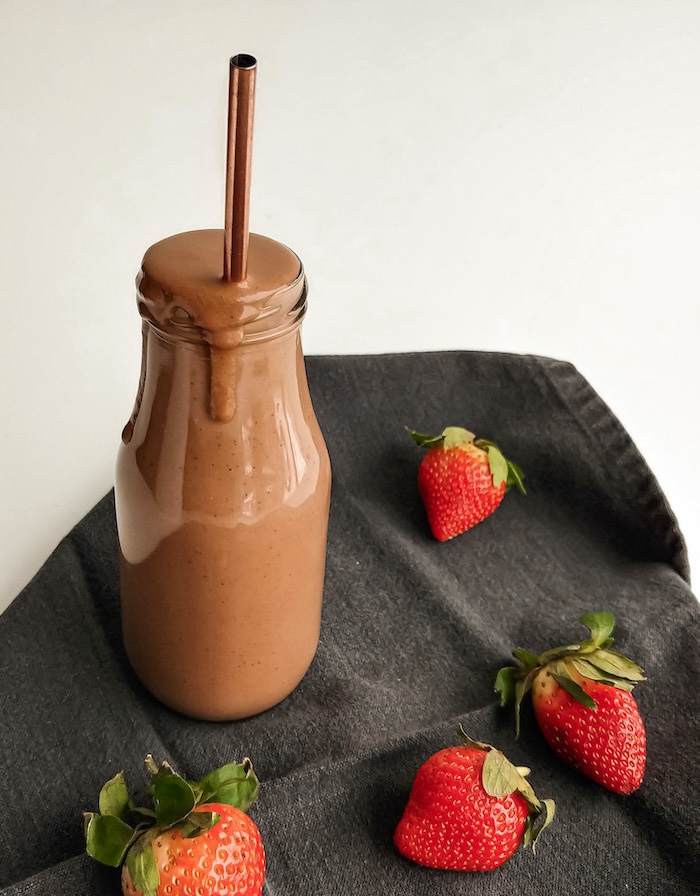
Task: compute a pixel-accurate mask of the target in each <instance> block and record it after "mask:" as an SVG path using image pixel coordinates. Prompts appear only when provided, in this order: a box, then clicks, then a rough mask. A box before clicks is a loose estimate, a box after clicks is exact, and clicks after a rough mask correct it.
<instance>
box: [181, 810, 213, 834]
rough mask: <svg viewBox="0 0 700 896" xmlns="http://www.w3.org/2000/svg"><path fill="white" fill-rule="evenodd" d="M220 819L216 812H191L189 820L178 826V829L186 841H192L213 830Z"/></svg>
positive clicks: (186, 819) (184, 820)
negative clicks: (193, 838)
mask: <svg viewBox="0 0 700 896" xmlns="http://www.w3.org/2000/svg"><path fill="white" fill-rule="evenodd" d="M220 818H221V816H220V815H219V814H218V813H216V812H196V811H195V812H190V814H189V815H188V816H187V818H185V819H183V820H182V821H181V822H179V823H178V824H177V829H178V831H180V833H181V834H182V836H183V837H184V838H185V839H186V840H190V839H192V837H199V835H200V834H203V833H205V831H208V830H210V829H211V828H213V827H214V825H215V824H218V822H219V819H220Z"/></svg>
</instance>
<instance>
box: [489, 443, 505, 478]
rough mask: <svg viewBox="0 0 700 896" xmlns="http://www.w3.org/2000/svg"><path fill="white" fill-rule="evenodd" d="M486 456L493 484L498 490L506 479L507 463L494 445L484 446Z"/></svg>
mask: <svg viewBox="0 0 700 896" xmlns="http://www.w3.org/2000/svg"><path fill="white" fill-rule="evenodd" d="M486 456H487V457H488V460H489V469H490V470H491V478H492V479H493V484H494V485H495V486H496V488H498V486H499V485H501V483H502V482H505V481H506V479H507V478H508V463H507V461H506V459H505V457H503V455H502V454H501V452H500V450H499V449H498V448H496V446H495V445H491V444H489V445H487V446H486Z"/></svg>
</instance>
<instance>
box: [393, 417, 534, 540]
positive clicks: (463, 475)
mask: <svg viewBox="0 0 700 896" xmlns="http://www.w3.org/2000/svg"><path fill="white" fill-rule="evenodd" d="M408 432H409V434H410V435H411V437H412V438H413V439H414V441H415V442H416V443H417V444H418V445H420V446H421V447H423V448H427V449H428V451H427V453H426V454H425V456H424V457H423V460H422V461H421V463H420V466H419V468H418V491H419V493H420V496H421V498H422V500H423V504H424V505H425V509H426V512H427V514H428V522H429V524H430V528H431V531H432V533H433V535H434V536H435V538H437V540H438V541H447V540H448V539H449V538H454V537H455V535H459V534H460V533H462V532H465V531H466V530H467V529H471V528H472V526H476V524H477V523H480V522H481V521H482V520H483V519H485V518H486V517H487V516H489V515H490V514H492V513H493V512H494V510H495V509H496V508H497V507H498V505H499V504H500V503H501V501H502V500H503V496H504V495H505V493H506V490H507V489H509V488H510V487H511V485H515V486H516V487H517V488H518V489H519V490H520V491H521V492H523V494H524V493H525V489H524V487H523V473H522V470H521V469H520V468H519V467H518V466H516V464H514V463H511V462H510V461H508V460H506V459H505V457H504V456H503V454H502V453H501V451H500V450H499V449H498V448H497V447H496V445H494V444H493V442H489V441H487V440H486V439H477V438H476V437H475V436H474V433H471V432H469V430H467V429H462V428H461V427H459V426H448V427H447V428H446V429H444V430H443V431H442V432H441V433H440V435H438V436H430V435H424V434H422V433H418V432H415V431H414V430H412V429H409V430H408Z"/></svg>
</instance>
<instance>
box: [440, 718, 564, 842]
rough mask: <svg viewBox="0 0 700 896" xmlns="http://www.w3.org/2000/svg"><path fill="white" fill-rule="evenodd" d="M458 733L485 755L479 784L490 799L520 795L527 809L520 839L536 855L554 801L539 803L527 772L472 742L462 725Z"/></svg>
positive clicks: (489, 746)
mask: <svg viewBox="0 0 700 896" xmlns="http://www.w3.org/2000/svg"><path fill="white" fill-rule="evenodd" d="M457 733H458V734H459V736H460V737H461V738H462V740H463V741H464V742H465V744H467V746H469V747H473V748H474V749H477V750H485V751H486V759H485V760H484V765H483V767H482V770H481V784H482V786H483V788H484V790H485V791H486V793H487V794H488V795H489V796H492V797H494V798H495V799H499V800H501V799H504V798H505V797H507V796H510V795H511V794H512V793H516V792H517V793H519V794H520V795H521V796H522V797H523V798H524V800H525V802H526V803H527V806H528V816H527V821H526V823H525V833H524V835H523V847H525V848H527V847H528V846H529V847H530V848H531V849H532V851H533V852H535V844H536V842H537V840H538V838H539V836H540V834H541V833H542V831H543V830H544V829H545V828H546V827H547V826H548V825H550V824H551V823H552V820H553V819H554V800H549V799H547V800H539V799H538V797H537V796H536V794H535V791H534V790H533V788H532V785H531V784H530V782H529V781H528V780H527V775H528V774H529V773H530V769H529V768H524V767H522V766H515V765H513V763H512V762H511V761H510V760H509V759H507V758H506V757H505V755H504V754H503V753H501V751H500V750H497V749H496V748H495V747H492V746H491V744H485V743H481V742H480V741H477V740H472V739H471V737H469V735H468V734H467V733H466V731H465V730H464V728H463V727H462V725H458V726H457Z"/></svg>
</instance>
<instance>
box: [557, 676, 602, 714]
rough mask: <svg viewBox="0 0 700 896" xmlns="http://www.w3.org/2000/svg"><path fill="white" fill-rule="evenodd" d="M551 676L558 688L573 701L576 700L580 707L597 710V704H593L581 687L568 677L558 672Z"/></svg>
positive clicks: (593, 701)
mask: <svg viewBox="0 0 700 896" xmlns="http://www.w3.org/2000/svg"><path fill="white" fill-rule="evenodd" d="M551 675H552V678H553V679H554V680H555V681H556V683H557V684H558V685H559V687H560V688H563V689H564V690H565V691H566V693H567V694H568V695H569V696H570V697H573V698H574V700H576V701H577V702H578V703H580V704H581V705H582V706H586V707H587V708H588V709H597V708H598V704H597V703H596V702H595V700H594V699H593V697H591V696H590V695H589V694H587V693H586V692H585V691H584V689H583V688H582V687H581V685H580V684H577V683H576V682H575V681H574V680H573V679H572V678H570V677H569V676H568V675H566V674H562V673H560V672H552V673H551Z"/></svg>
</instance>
